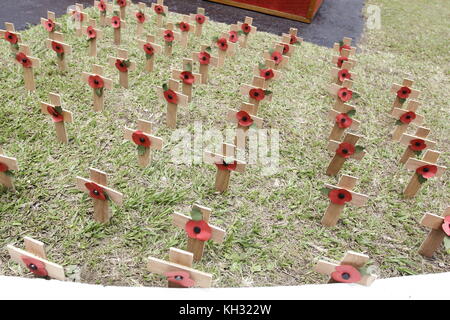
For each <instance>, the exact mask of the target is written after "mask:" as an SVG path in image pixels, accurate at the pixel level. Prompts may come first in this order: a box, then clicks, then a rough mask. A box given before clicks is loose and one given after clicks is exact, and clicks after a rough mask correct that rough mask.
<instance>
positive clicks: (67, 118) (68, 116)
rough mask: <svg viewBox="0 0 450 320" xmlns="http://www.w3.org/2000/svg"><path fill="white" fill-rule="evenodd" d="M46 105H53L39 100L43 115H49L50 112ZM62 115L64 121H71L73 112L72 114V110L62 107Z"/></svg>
mask: <svg viewBox="0 0 450 320" xmlns="http://www.w3.org/2000/svg"><path fill="white" fill-rule="evenodd" d="M47 107H52V108H54V107H55V106H54V105H52V104H50V103H47V102H42V101H41V112H42V113H43V114H45V115H50V113H49V112H48V110H47ZM62 116H63V119H64V122H67V123H71V122H73V114H72V112H70V111H67V110H64V109H63V113H62Z"/></svg>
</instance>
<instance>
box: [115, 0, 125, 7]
mask: <svg viewBox="0 0 450 320" xmlns="http://www.w3.org/2000/svg"><path fill="white" fill-rule="evenodd" d="M116 2H117V5H118V6H119V7H122V8H123V7H126V6H127V0H117V1H116Z"/></svg>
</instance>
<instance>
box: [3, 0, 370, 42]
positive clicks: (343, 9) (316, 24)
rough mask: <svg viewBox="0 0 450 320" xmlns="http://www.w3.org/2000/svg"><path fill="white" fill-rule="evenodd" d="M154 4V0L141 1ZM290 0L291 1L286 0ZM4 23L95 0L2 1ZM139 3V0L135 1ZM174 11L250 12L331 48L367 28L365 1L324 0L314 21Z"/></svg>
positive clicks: (222, 18) (191, 2)
mask: <svg viewBox="0 0 450 320" xmlns="http://www.w3.org/2000/svg"><path fill="white" fill-rule="evenodd" d="M141 1H142V2H146V3H151V2H155V1H152V0H141ZM286 1H289V0H286ZM0 2H1V6H0V24H1V26H2V28H3V23H4V22H13V23H14V24H15V26H16V29H19V30H21V29H24V28H26V27H27V24H37V23H39V21H40V17H46V15H47V10H51V11H55V12H56V13H57V14H58V15H61V14H64V13H65V12H66V10H67V7H68V6H70V5H73V4H74V3H75V2H78V3H83V4H84V5H86V6H88V5H92V4H93V2H94V1H93V0H89V1H83V0H77V1H76V0H0ZM133 2H138V1H133ZM164 4H166V5H167V6H169V10H170V11H175V12H178V13H194V12H196V10H197V7H204V8H205V9H206V14H207V16H209V17H210V18H211V19H212V20H215V21H219V22H225V23H229V24H231V23H235V22H236V21H242V20H243V18H244V17H245V16H246V15H248V16H251V17H253V18H254V22H253V23H254V25H256V26H257V27H258V29H259V30H262V31H267V32H271V33H275V34H281V33H283V32H287V31H288V30H289V28H290V27H295V28H298V30H299V34H300V36H302V37H303V38H304V39H305V40H306V41H309V42H312V43H315V44H318V45H322V46H327V47H331V46H332V45H333V43H334V42H336V41H338V40H341V39H342V38H343V37H351V38H353V39H354V40H355V41H356V43H357V42H358V41H359V39H360V38H361V34H362V31H363V28H364V18H363V15H362V10H363V8H364V0H324V3H323V5H322V7H321V8H320V9H319V11H318V13H317V15H316V18H315V19H314V21H313V23H312V24H306V23H302V22H297V21H292V20H288V19H283V18H280V17H275V16H270V15H265V14H262V13H259V12H254V11H248V10H244V9H239V8H235V7H230V6H225V5H222V4H218V3H213V2H208V1H204V0H165V2H164Z"/></svg>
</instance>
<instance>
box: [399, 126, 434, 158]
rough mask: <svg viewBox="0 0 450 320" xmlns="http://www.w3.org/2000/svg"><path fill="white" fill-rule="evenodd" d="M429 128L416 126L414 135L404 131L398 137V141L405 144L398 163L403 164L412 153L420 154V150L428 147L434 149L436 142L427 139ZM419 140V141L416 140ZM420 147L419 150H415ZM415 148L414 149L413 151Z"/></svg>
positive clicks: (422, 150) (412, 155)
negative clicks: (399, 137)
mask: <svg viewBox="0 0 450 320" xmlns="http://www.w3.org/2000/svg"><path fill="white" fill-rule="evenodd" d="M430 131H431V130H430V129H428V128H424V127H418V128H417V130H416V133H415V134H414V135H411V134H407V133H404V134H402V137H401V139H400V143H401V144H403V145H405V146H406V149H405V152H403V156H402V158H401V159H400V163H403V164H405V163H406V161H408V159H409V158H411V157H414V155H416V154H417V155H421V154H422V152H424V151H426V150H428V149H435V148H436V142H435V141H431V140H429V139H427V137H428V135H429V134H430ZM418 140H419V141H418ZM417 149H421V150H417ZM414 150H416V151H414Z"/></svg>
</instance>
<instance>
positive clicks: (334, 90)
mask: <svg viewBox="0 0 450 320" xmlns="http://www.w3.org/2000/svg"><path fill="white" fill-rule="evenodd" d="M352 87H353V81H351V80H348V79H347V80H344V82H342V85H338V84H336V83H332V84H330V87H329V88H328V92H329V93H330V95H331V96H332V97H334V98H335V99H336V101H335V103H334V106H333V108H334V109H335V110H336V111H341V110H345V109H346V107H344V106H343V105H344V104H346V103H347V102H349V101H350V100H352V99H353V98H354V97H355V96H359V93H357V92H356V91H353V90H352ZM344 89H345V91H346V97H350V99H348V98H345V97H344V99H343V98H341V97H340V96H339V92H341V90H344ZM349 92H351V96H347V95H348V94H349ZM347 99H348V100H347ZM341 112H342V111H341Z"/></svg>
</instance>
